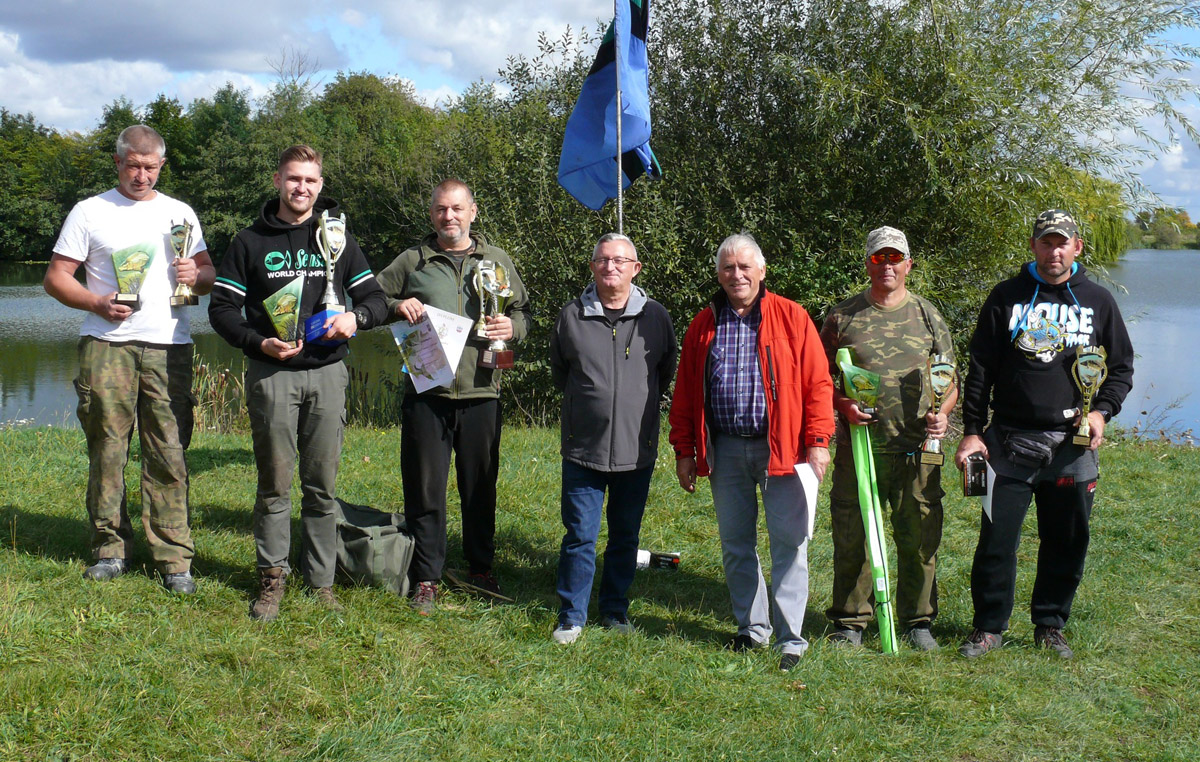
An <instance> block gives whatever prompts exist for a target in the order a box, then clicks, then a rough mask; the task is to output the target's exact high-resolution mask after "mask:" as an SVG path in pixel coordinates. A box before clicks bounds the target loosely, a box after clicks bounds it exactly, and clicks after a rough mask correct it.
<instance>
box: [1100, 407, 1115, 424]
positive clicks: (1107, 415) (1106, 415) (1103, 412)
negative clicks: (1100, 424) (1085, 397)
mask: <svg viewBox="0 0 1200 762" xmlns="http://www.w3.org/2000/svg"><path fill="white" fill-rule="evenodd" d="M1096 412H1097V413H1099V414H1100V417H1101V418H1103V419H1104V422H1105V423H1108V422H1109V421H1110V420H1112V412H1110V411H1108V410H1097V411H1096Z"/></svg>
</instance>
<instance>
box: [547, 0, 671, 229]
mask: <svg viewBox="0 0 1200 762" xmlns="http://www.w3.org/2000/svg"><path fill="white" fill-rule="evenodd" d="M649 20H650V0H616V17H615V18H614V19H613V23H612V26H610V27H609V28H608V33H607V34H605V35H604V40H603V41H601V43H600V51H599V52H598V53H597V54H596V62H595V63H593V64H592V69H591V71H589V72H588V76H587V79H586V80H584V83H583V89H582V90H581V91H580V93H579V100H578V101H576V103H575V109H574V110H573V111H572V112H571V118H570V119H568V120H567V131H566V134H565V135H563V147H562V156H561V157H560V158H559V160H558V184H559V185H561V186H562V187H563V188H565V189H566V191H567V193H570V194H571V195H572V196H574V197H575V198H576V199H577V200H578V201H579V202H580V203H581V204H583V205H584V206H586V207H587V208H588V209H600V208H602V207H603V206H604V203H605V202H606V201H608V200H609V199H610V198H616V197H617V183H616V174H617V172H616V162H617V62H618V55H617V52H618V51H620V52H621V55H620V57H619V60H620V65H621V100H622V103H621V111H622V116H621V131H622V136H621V143H622V146H621V149H622V154H621V172H622V178H621V179H622V187H623V188H627V187H629V184H630V183H632V182H633V181H634V180H635V179H637V178H638V177H640V176H641V175H642V174H643V173H644V174H647V175H649V176H650V177H652V178H654V179H658V178H660V177H662V169H661V168H660V167H659V166H658V159H656V158H654V152H653V151H651V150H650V78H649V69H648V65H647V60H646V28H647V25H648V23H649Z"/></svg>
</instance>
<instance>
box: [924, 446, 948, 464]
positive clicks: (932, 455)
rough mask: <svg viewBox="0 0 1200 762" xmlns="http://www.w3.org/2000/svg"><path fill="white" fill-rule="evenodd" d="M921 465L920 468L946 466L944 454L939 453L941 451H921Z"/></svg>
mask: <svg viewBox="0 0 1200 762" xmlns="http://www.w3.org/2000/svg"><path fill="white" fill-rule="evenodd" d="M921 465H922V466H944V465H946V453H944V452H941V451H938V452H929V451H928V450H922V451H921Z"/></svg>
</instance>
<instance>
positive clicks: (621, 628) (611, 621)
mask: <svg viewBox="0 0 1200 762" xmlns="http://www.w3.org/2000/svg"><path fill="white" fill-rule="evenodd" d="M600 626H601V627H603V628H604V629H606V630H612V631H613V632H619V633H621V634H622V635H629V634H631V633H632V632H633V624H632V623H631V622H630V621H629V618H628V617H625V616H621V615H620V614H612V615H610V614H605V615H604V616H602V617H600Z"/></svg>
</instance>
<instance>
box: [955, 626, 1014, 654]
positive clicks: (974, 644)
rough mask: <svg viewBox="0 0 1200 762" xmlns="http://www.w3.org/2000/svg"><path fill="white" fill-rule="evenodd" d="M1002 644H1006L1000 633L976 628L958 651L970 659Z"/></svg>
mask: <svg viewBox="0 0 1200 762" xmlns="http://www.w3.org/2000/svg"><path fill="white" fill-rule="evenodd" d="M1002 645H1004V638H1003V637H1002V636H1001V635H1000V633H998V632H984V631H983V630H975V631H974V632H972V633H971V637H969V638H967V642H966V643H963V644H962V646H961V647H959V649H958V652H959V653H960V654H962V655H963V656H965V657H967V658H968V659H974V658H977V657H980V656H983V655H984V654H985V653H987V652H988V651H991V650H992V649H994V648H999V647H1000V646H1002Z"/></svg>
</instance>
